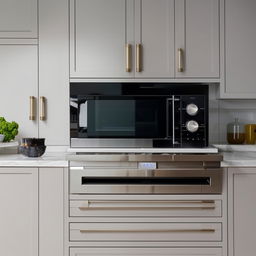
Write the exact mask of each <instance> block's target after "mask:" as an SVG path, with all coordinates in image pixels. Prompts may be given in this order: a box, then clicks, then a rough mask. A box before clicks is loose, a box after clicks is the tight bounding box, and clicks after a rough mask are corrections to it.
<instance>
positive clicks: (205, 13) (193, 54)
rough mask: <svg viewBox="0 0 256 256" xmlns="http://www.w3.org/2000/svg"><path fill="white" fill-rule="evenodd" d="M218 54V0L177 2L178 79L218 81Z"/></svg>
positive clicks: (176, 73) (176, 44) (180, 0)
mask: <svg viewBox="0 0 256 256" xmlns="http://www.w3.org/2000/svg"><path fill="white" fill-rule="evenodd" d="M179 49H181V53H179ZM179 54H181V56H180V62H181V63H178V62H179V56H178V55H179ZM219 55H220V53H219V0H177V1H175V56H176V57H175V60H176V65H175V66H176V68H175V71H176V72H175V76H176V77H177V78H218V77H219ZM179 66H181V67H182V68H183V71H179V70H178V67H179Z"/></svg>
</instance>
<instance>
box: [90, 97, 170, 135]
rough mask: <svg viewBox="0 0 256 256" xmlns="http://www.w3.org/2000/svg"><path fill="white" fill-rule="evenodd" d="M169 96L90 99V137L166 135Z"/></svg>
mask: <svg viewBox="0 0 256 256" xmlns="http://www.w3.org/2000/svg"><path fill="white" fill-rule="evenodd" d="M165 116H166V108H165V99H163V98H161V97H135V96H132V97H122V98H120V97H111V96H110V97H97V98H95V99H90V100H88V107H87V137H88V138H148V139H154V138H165V137H166V128H165V124H166V120H165Z"/></svg>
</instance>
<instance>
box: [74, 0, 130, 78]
mask: <svg viewBox="0 0 256 256" xmlns="http://www.w3.org/2000/svg"><path fill="white" fill-rule="evenodd" d="M132 16H133V1H131V0H71V24H70V26H71V28H70V30H71V42H70V48H71V71H70V73H71V77H85V78H86V77H87V78H105V77H106V78H118V77H129V76H132V72H130V70H127V71H129V72H127V71H126V66H127V62H129V61H131V58H132V56H131V51H132V49H131V48H130V49H129V50H130V53H129V54H127V51H126V44H128V43H130V42H129V41H130V40H132V38H131V39H130V38H128V37H129V36H131V35H132V33H131V32H130V31H129V29H132V28H133V26H132V25H131V24H130V22H132V20H133V17H132ZM128 27H129V29H128ZM128 55H130V56H128ZM127 58H129V59H130V60H129V61H128V59H127Z"/></svg>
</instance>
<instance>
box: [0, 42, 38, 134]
mask: <svg viewBox="0 0 256 256" xmlns="http://www.w3.org/2000/svg"><path fill="white" fill-rule="evenodd" d="M37 61H38V56H37V45H0V85H1V100H0V116H3V117H5V118H6V120H7V121H16V122H17V123H18V124H19V135H18V138H17V139H20V138H22V137H37V136H38V123H37V120H36V119H37V118H36V117H37V109H36V106H34V109H33V110H34V113H31V111H30V107H31V106H30V104H31V103H30V96H33V97H35V98H34V105H36V98H37V95H38V70H37V68H38V62H37ZM30 115H33V116H34V118H35V120H29V117H30Z"/></svg>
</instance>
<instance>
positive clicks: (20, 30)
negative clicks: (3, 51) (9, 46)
mask: <svg viewBox="0 0 256 256" xmlns="http://www.w3.org/2000/svg"><path fill="white" fill-rule="evenodd" d="M0 38H37V0H1V1H0Z"/></svg>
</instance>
